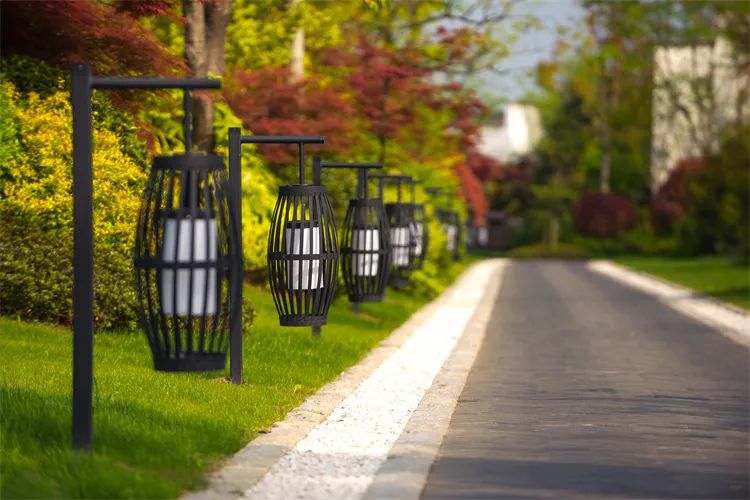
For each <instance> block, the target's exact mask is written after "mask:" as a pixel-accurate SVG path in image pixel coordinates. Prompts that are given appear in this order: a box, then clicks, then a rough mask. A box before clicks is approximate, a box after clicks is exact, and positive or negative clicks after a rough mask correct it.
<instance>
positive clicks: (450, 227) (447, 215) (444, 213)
mask: <svg viewBox="0 0 750 500" xmlns="http://www.w3.org/2000/svg"><path fill="white" fill-rule="evenodd" d="M426 191H427V192H428V193H430V194H432V195H438V196H441V195H442V196H444V197H446V198H450V197H451V195H450V194H449V193H447V192H445V191H443V190H442V189H439V188H427V189H426ZM435 216H436V217H437V219H438V221H440V223H441V224H442V226H443V231H444V232H445V236H446V239H447V241H446V248H447V250H448V251H449V252H451V254H453V260H455V261H458V260H461V252H460V248H461V239H462V237H461V236H462V235H461V221H460V218H459V216H458V213H457V212H455V211H454V210H449V209H445V208H436V209H435Z"/></svg>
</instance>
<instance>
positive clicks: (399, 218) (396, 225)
mask: <svg viewBox="0 0 750 500" xmlns="http://www.w3.org/2000/svg"><path fill="white" fill-rule="evenodd" d="M373 177H374V178H376V179H378V181H379V183H378V193H379V197H380V198H381V199H383V185H384V182H386V181H389V182H395V183H396V196H397V198H396V202H391V203H386V204H385V207H384V208H385V213H386V216H387V217H388V227H389V228H390V233H391V234H390V236H391V273H390V276H389V278H388V284H389V285H391V286H393V287H396V288H400V287H403V286H405V285H406V284H407V283H408V282H409V276H410V275H411V272H412V270H413V267H412V264H411V259H412V257H413V256H414V253H415V252H414V248H413V247H414V246H416V242H417V239H416V234H415V226H414V223H413V217H414V205H413V204H412V203H405V202H402V201H401V184H402V183H403V182H410V181H411V177H409V176H407V175H377V176H373Z"/></svg>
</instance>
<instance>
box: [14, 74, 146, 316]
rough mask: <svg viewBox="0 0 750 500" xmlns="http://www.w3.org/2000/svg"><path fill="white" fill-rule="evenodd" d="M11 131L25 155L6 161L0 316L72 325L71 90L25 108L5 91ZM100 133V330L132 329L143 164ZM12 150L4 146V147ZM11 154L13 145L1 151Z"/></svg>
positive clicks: (32, 97)
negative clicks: (135, 256) (136, 222)
mask: <svg viewBox="0 0 750 500" xmlns="http://www.w3.org/2000/svg"><path fill="white" fill-rule="evenodd" d="M0 95H1V96H2V98H0V102H2V103H3V108H4V109H3V111H4V113H3V122H2V123H3V133H7V131H9V130H12V127H8V126H7V125H6V124H7V123H10V122H12V123H13V126H15V127H16V133H17V136H16V140H17V142H18V144H19V147H18V148H17V149H16V150H15V151H13V152H12V154H10V153H8V154H5V156H4V158H6V160H5V161H7V163H6V165H7V167H8V172H9V173H10V175H9V178H8V179H7V180H6V181H5V182H4V183H3V185H2V192H0V259H2V260H0V311H2V312H3V313H6V314H16V315H19V316H22V317H25V318H29V319H36V320H44V321H55V322H59V323H69V322H70V321H71V315H72V312H71V305H72V304H71V294H72V271H71V270H72V229H73V221H72V198H71V184H72V169H71V164H72V143H71V142H72V138H71V132H70V131H71V126H72V123H71V109H70V104H69V96H68V92H67V91H63V90H58V91H57V92H55V93H54V94H51V95H50V96H48V97H41V96H39V95H38V94H35V93H30V94H29V95H28V96H26V100H25V102H23V101H22V100H21V98H20V96H19V95H18V94H17V93H16V91H15V89H14V87H13V86H12V85H11V84H9V83H3V84H0ZM95 126H96V128H95V130H94V151H93V154H94V157H93V160H94V165H95V166H96V168H95V169H94V186H95V189H94V200H93V203H94V246H95V252H94V255H95V262H94V291H95V305H94V314H95V318H96V323H97V326H99V327H103V328H132V327H133V326H134V324H135V320H136V312H135V303H136V300H135V299H136V298H135V290H134V286H133V275H132V248H133V238H134V234H135V219H136V217H135V215H136V214H137V212H138V206H139V204H140V198H141V193H142V190H143V185H144V183H145V177H146V176H145V173H144V171H143V168H142V166H140V165H137V164H136V163H135V162H134V161H133V159H132V158H130V157H129V156H127V155H126V154H124V153H123V151H122V148H121V146H120V143H119V142H118V138H117V136H116V134H115V133H113V132H112V131H111V130H108V129H106V128H104V127H103V126H102V125H101V124H100V123H99V122H98V121H95ZM3 144H4V145H5V141H4V142H3ZM3 151H6V150H5V146H3Z"/></svg>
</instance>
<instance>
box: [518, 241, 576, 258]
mask: <svg viewBox="0 0 750 500" xmlns="http://www.w3.org/2000/svg"><path fill="white" fill-rule="evenodd" d="M508 257H513V258H515V259H588V258H589V254H588V252H587V251H586V250H584V249H582V248H579V247H577V246H576V245H571V244H569V243H559V244H557V245H555V246H554V247H553V246H551V245H548V244H547V243H539V244H536V245H526V246H522V247H518V248H514V249H513V250H510V251H509V252H508Z"/></svg>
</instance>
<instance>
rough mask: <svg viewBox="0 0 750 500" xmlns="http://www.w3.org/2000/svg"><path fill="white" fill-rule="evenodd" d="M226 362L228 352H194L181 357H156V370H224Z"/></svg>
mask: <svg viewBox="0 0 750 500" xmlns="http://www.w3.org/2000/svg"><path fill="white" fill-rule="evenodd" d="M226 364H227V355H226V353H205V352H193V353H186V354H185V355H184V356H183V357H179V358H163V357H158V358H154V370H157V371H161V372H208V371H213V370H223V369H224V368H225V367H226Z"/></svg>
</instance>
